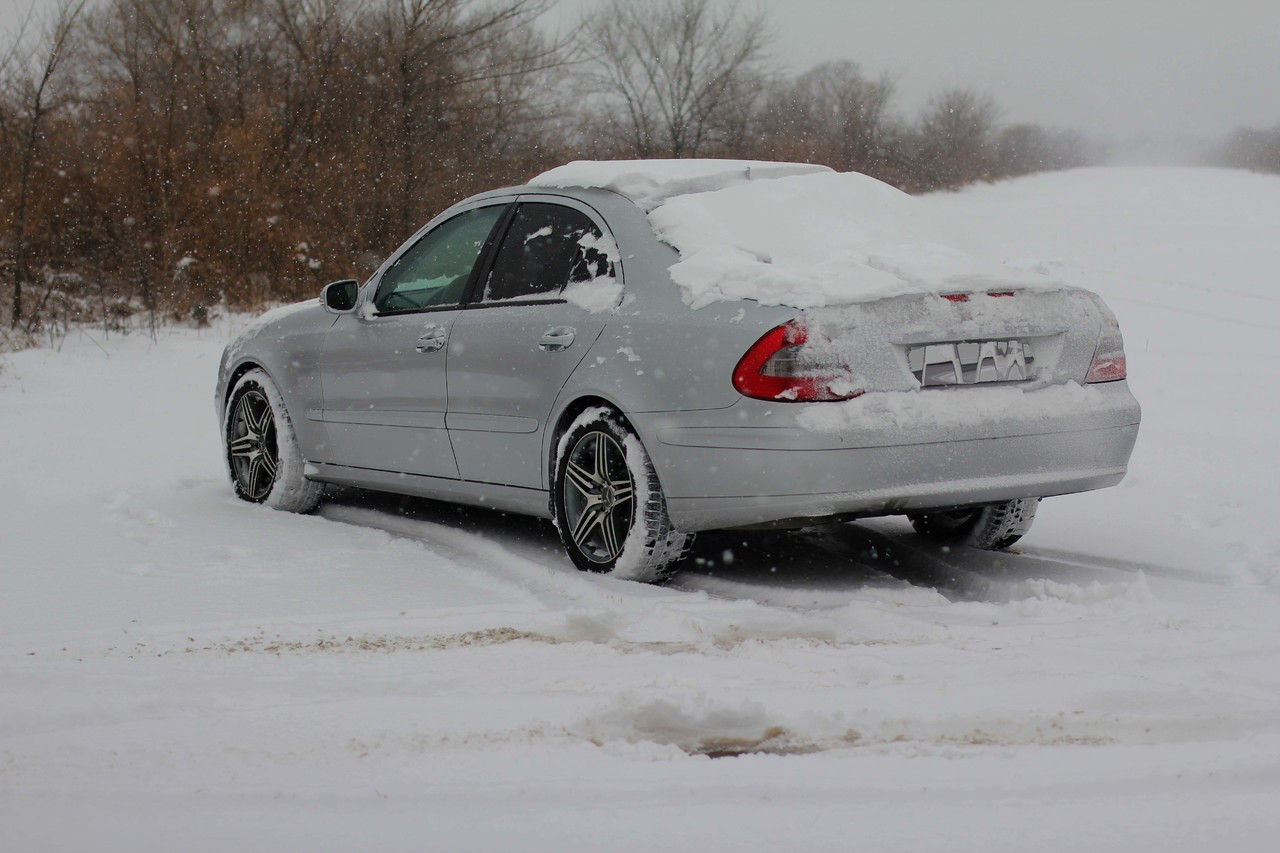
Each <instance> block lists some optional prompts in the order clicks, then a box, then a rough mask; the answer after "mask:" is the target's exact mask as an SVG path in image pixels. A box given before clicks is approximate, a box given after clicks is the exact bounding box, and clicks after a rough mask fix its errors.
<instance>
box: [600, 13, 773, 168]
mask: <svg viewBox="0 0 1280 853" xmlns="http://www.w3.org/2000/svg"><path fill="white" fill-rule="evenodd" d="M583 28H584V36H583V43H584V44H585V45H587V47H585V48H584V52H585V57H584V69H585V70H584V74H583V81H584V83H585V86H586V88H587V91H588V92H589V93H591V94H593V95H595V96H597V97H598V98H599V105H598V110H597V112H596V118H595V120H594V122H593V125H594V126H595V127H596V129H597V130H598V131H599V132H601V133H603V134H604V135H605V136H606V137H607V138H609V139H610V140H611V142H612V143H613V144H614V145H616V146H617V147H619V148H621V149H623V150H625V151H627V152H629V153H631V154H633V155H634V156H637V157H654V156H667V157H696V156H698V155H699V154H702V153H705V152H706V151H707V150H708V149H713V148H715V147H716V146H717V145H720V146H725V147H728V146H730V145H732V143H733V141H734V138H735V136H740V135H741V130H742V127H743V124H744V121H745V118H746V116H747V115H748V114H749V113H750V110H751V108H752V103H753V101H754V100H755V99H756V97H757V95H758V92H759V91H760V86H759V85H758V80H757V79H755V78H757V77H758V75H760V73H761V72H762V70H763V64H764V58H765V49H766V47H767V45H768V42H769V28H768V19H767V17H766V15H765V13H764V12H763V11H762V12H758V13H756V14H752V15H746V16H743V15H742V13H741V11H739V10H737V9H736V8H734V7H723V6H715V5H713V4H712V3H711V2H709V0H660V2H657V3H655V4H652V5H651V4H637V3H632V2H629V0H612V2H610V3H609V4H608V5H607V6H606V7H605V8H604V9H602V10H594V11H593V14H592V15H591V17H590V18H588V19H587V20H586V21H585V22H584V25H583Z"/></svg>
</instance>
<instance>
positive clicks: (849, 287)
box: [529, 160, 1062, 308]
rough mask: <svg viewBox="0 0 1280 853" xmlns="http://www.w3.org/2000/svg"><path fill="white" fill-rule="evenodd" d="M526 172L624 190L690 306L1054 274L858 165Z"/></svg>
mask: <svg viewBox="0 0 1280 853" xmlns="http://www.w3.org/2000/svg"><path fill="white" fill-rule="evenodd" d="M529 183H530V185H532V186H543V187H602V188H605V189H612V190H615V191H617V192H621V193H623V194H624V195H627V196H629V197H631V198H632V199H634V200H635V201H636V203H637V204H639V205H640V207H641V208H643V209H644V210H646V211H647V213H648V215H649V220H650V222H651V223H652V224H653V228H654V231H655V232H656V233H657V235H658V237H659V238H660V239H661V240H662V241H663V242H666V243H669V244H670V245H672V246H674V247H675V248H676V249H677V250H678V251H679V252H680V261H679V262H678V263H676V264H674V265H672V267H671V278H672V280H673V281H675V283H676V284H678V285H679V286H680V287H681V288H682V290H683V297H684V301H685V302H686V303H688V304H689V305H690V306H692V307H694V308H700V307H702V306H704V305H708V304H710V303H712V302H717V301H721V300H733V299H753V300H756V301H758V302H761V303H763V304H766V305H790V306H792V307H795V308H817V307H822V306H834V305H848V304H852V303H857V302H866V301H870V300H875V299H882V298H885V297H889V296H897V295H901V294H907V293H921V292H925V293H928V292H938V293H953V292H968V291H974V290H993V289H995V290H1003V289H1006V288H1019V289H1023V288H1034V289H1049V288H1053V289H1056V288H1060V287H1061V286H1062V285H1061V283H1060V282H1058V281H1055V280H1054V279H1052V278H1049V277H1048V276H1045V275H1041V274H1039V273H1037V272H1033V271H1031V270H1028V269H1024V268H1019V267H1013V266H1008V265H1006V264H1003V263H1001V262H1000V261H998V260H996V259H995V257H994V254H993V253H992V252H991V251H990V250H988V249H987V248H986V247H984V246H983V245H982V244H981V243H980V242H979V241H978V240H976V239H975V238H974V237H973V236H972V235H969V234H966V233H965V231H964V230H963V229H962V228H961V227H959V226H958V224H957V223H954V222H951V221H948V220H947V219H946V218H945V217H941V216H937V215H935V214H934V213H933V211H931V210H930V209H929V208H928V207H927V206H926V205H924V204H921V203H920V202H918V201H917V200H916V199H913V198H912V197H911V196H909V195H907V194H906V193H904V192H902V191H900V190H898V189H895V188H894V187H891V186H889V185H888V184H886V183H883V182H881V181H878V180H876V179H875V178H871V177H868V176H866V175H862V174H859V173H857V172H845V173H840V172H834V171H832V170H831V169H828V168H827V167H825V166H812V165H807V164H803V163H770V162H761V161H751V160H617V161H577V162H574V163H569V164H568V165H565V166H561V167H559V168H556V169H552V170H551V171H549V172H544V173H543V174H541V175H539V176H538V177H536V178H534V179H533V180H532V181H530V182H529ZM1020 266H1022V265H1021V264H1020Z"/></svg>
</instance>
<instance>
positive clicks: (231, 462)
mask: <svg viewBox="0 0 1280 853" xmlns="http://www.w3.org/2000/svg"><path fill="white" fill-rule="evenodd" d="M222 438H223V446H224V449H225V451H226V453H225V456H224V458H225V459H226V463H227V473H228V474H229V475H230V476H231V484H232V486H234V487H235V490H236V496H237V497H239V498H240V499H241V500H245V501H249V502H250V503H260V504H265V505H266V506H269V507H271V508H273V509H280V510H285V511H287V512H311V511H312V510H313V509H315V508H316V506H317V505H318V504H319V503H320V496H321V493H322V492H323V491H324V485H323V484H322V483H313V482H312V481H310V480H308V479H306V477H304V476H303V468H304V466H305V464H306V462H305V460H304V459H303V458H302V451H301V450H300V449H299V448H298V440H297V437H296V436H295V435H294V432H293V423H292V421H290V420H289V412H288V411H287V410H286V409H285V406H284V398H283V397H282V396H281V395H280V391H279V389H278V388H276V386H275V383H274V382H272V381H271V377H270V376H268V375H267V374H266V371H263V370H250V371H249V372H248V373H246V374H245V375H244V376H241V377H240V379H239V380H238V381H237V382H236V384H235V386H234V388H232V391H231V397H230V399H229V400H228V402H227V414H226V422H225V423H224V424H223V429H222Z"/></svg>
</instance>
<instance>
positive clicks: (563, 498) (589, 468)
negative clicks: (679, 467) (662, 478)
mask: <svg viewBox="0 0 1280 853" xmlns="http://www.w3.org/2000/svg"><path fill="white" fill-rule="evenodd" d="M552 510H553V513H554V515H555V520H556V527H557V528H558V529H559V531H560V539H561V541H563V542H564V546H565V550H567V551H568V552H569V557H570V559H572V560H573V563H574V565H576V566H577V567H578V568H579V569H582V570H583V571H589V572H608V573H610V574H613V575H616V576H618V577H622V578H625V579H627V580H636V581H643V582H648V583H653V582H657V581H662V580H666V579H667V578H668V577H670V576H671V575H672V574H673V573H674V564H675V563H676V562H677V561H678V560H679V559H680V558H681V557H683V556H684V554H685V552H686V551H687V550H688V547H689V545H690V544H692V542H693V536H692V534H685V533H680V532H678V531H676V530H675V528H674V527H672V525H671V518H670V517H669V516H668V514H667V502H666V498H665V497H664V496H663V494H662V486H661V484H660V483H659V482H658V475H657V473H656V472H655V471H654V469H653V463H652V462H650V460H649V455H648V454H647V453H646V452H645V450H644V447H643V446H642V445H641V444H640V440H639V439H638V438H637V437H636V436H635V434H634V433H632V432H631V430H630V429H629V428H628V427H627V426H626V425H625V424H624V423H623V422H622V420H621V418H619V417H618V416H617V415H615V414H614V413H612V412H610V411H609V410H607V409H590V410H588V411H587V412H584V413H583V414H582V415H580V416H579V417H578V419H577V420H576V421H574V423H573V425H572V426H570V428H569V430H568V432H567V433H566V435H565V437H564V438H563V439H562V440H561V441H560V444H559V452H558V454H557V458H556V466H555V478H554V482H553V483H552Z"/></svg>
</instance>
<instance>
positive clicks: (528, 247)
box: [216, 186, 1139, 581]
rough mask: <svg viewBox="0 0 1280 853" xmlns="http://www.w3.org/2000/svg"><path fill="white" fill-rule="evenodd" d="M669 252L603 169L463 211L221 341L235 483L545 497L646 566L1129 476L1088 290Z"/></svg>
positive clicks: (1123, 410) (1003, 504) (1013, 508)
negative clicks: (880, 278)
mask: <svg viewBox="0 0 1280 853" xmlns="http://www.w3.org/2000/svg"><path fill="white" fill-rule="evenodd" d="M679 260H680V254H679V253H678V252H677V250H676V249H675V248H673V247H672V246H671V245H668V243H666V242H663V240H661V239H659V238H658V236H656V235H655V231H654V227H653V225H652V220H651V218H650V216H649V215H648V213H647V212H646V210H645V209H643V207H642V206H641V204H638V203H637V199H636V198H633V197H629V196H628V195H627V194H626V193H625V192H619V191H616V190H614V189H604V188H589V187H564V188H552V187H547V186H525V187H515V188H509V189H502V190H497V191H494V192H488V193H484V194H481V195H477V196H474V197H472V198H469V199H467V200H465V201H463V202H460V203H459V204H456V205H454V206H453V207H451V208H449V209H448V210H446V211H445V212H444V213H442V214H440V215H439V216H437V217H436V218H435V219H433V220H431V221H430V222H429V223H427V225H426V226H425V227H423V228H422V229H421V230H420V231H419V232H418V233H416V234H414V235H413V236H412V237H411V238H410V239H409V240H408V241H406V242H405V243H404V245H403V246H401V247H400V249H398V250H397V251H396V252H395V253H394V254H392V255H391V256H390V258H388V259H387V261H386V262H385V263H384V264H382V266H381V267H380V268H379V269H378V270H377V272H376V273H375V274H374V275H373V276H372V277H371V278H370V279H369V280H368V281H366V282H364V283H363V284H361V283H359V282H356V281H353V280H352V281H339V282H334V283H332V284H330V285H328V286H326V287H325V288H324V290H323V292H322V294H321V296H320V299H319V300H318V301H315V300H313V301H310V302H307V303H303V304H299V305H294V306H289V307H286V308H282V309H277V310H275V311H273V312H269V313H268V314H267V315H265V316H264V317H263V318H261V319H260V320H259V321H258V322H256V323H255V324H254V325H253V326H252V327H251V328H250V329H249V330H248V331H247V332H246V333H245V334H243V335H242V336H241V337H240V338H239V339H238V340H236V341H235V342H233V343H232V344H231V345H230V346H228V347H227V349H226V352H225V353H224V355H223V358H222V363H221V366H220V371H219V378H218V386H217V391H216V402H217V407H218V416H219V425H220V428H221V430H222V435H223V438H224V441H225V453H226V460H227V465H228V469H229V472H230V476H231V482H232V484H233V486H234V488H235V490H236V493H237V494H238V495H239V496H240V497H241V498H243V499H245V500H247V501H252V502H258V503H265V504H267V505H269V506H272V507H276V508H279V509H285V510H292V511H295V512H307V511H309V510H311V509H313V508H314V507H315V506H316V505H317V503H318V502H319V501H320V499H321V495H322V490H323V487H324V484H326V483H333V484H346V485H354V486H359V487H363V488H368V489H377V490H384V491H389V492H397V493H402V494H409V495H420V496H426V497H430V498H435V499H439V500H445V501H455V502H458V503H463V504H472V505H477V506H484V507H490V508H494V509H499V510H506V511H512V512H517V513H525V514H529V515H534V516H540V517H544V518H548V519H551V520H552V521H554V523H555V524H556V527H557V528H558V530H559V532H560V536H561V538H562V540H563V542H564V545H565V548H566V550H567V551H568V554H569V556H570V558H571V559H572V561H573V562H574V564H576V565H577V566H578V567H579V568H581V569H584V570H590V571H599V572H613V573H615V574H617V575H618V576H621V577H626V578H631V579H636V580H645V581H655V580H661V579H663V578H665V577H666V576H668V575H669V574H670V572H672V571H673V567H674V566H675V565H676V564H677V562H678V561H679V560H680V558H681V556H682V555H683V554H684V553H685V551H686V549H687V547H688V545H689V544H690V542H691V541H692V538H693V535H694V534H695V533H696V532H698V531H703V530H709V529H725V528H759V527H775V528H788V527H801V526H808V525H813V524H817V523H833V522H839V521H844V520H848V519H854V518H859V517H866V516H877V515H891V514H905V515H907V516H908V517H909V518H910V519H911V520H912V522H913V523H914V525H915V527H916V529H917V530H918V531H919V532H920V533H921V534H922V535H925V536H928V537H932V538H935V539H938V540H941V541H946V542H950V543H956V544H964V545H968V546H972V547H981V548H1003V547H1007V546H1008V545H1010V544H1012V543H1013V542H1014V541H1016V540H1017V539H1018V538H1019V537H1021V536H1022V535H1023V534H1024V533H1026V531H1027V529H1028V527H1029V526H1030V524H1031V521H1032V519H1033V517H1034V515H1035V511H1036V508H1037V505H1038V503H1039V501H1040V499H1041V498H1044V497H1047V496H1052V495H1060V494H1066V493H1071V492H1081V491H1086V490H1089V489H1097V488H1102V487H1105V486H1111V485H1114V484H1116V483H1118V482H1119V481H1120V480H1121V478H1122V477H1123V476H1124V474H1125V471H1126V466H1127V464H1128V459H1129V455H1130V452H1131V451H1132V449H1133V445H1134V441H1135V439H1136V435H1137V431H1138V422H1139V408H1138V405H1137V403H1136V401H1135V400H1134V398H1133V396H1132V395H1131V394H1130V392H1129V389H1128V385H1127V382H1126V379H1125V375H1126V370H1125V362H1124V352H1123V344H1122V341H1121V339H1120V334H1119V328H1118V326H1117V324H1116V322H1115V318H1114V316H1113V315H1112V314H1111V312H1110V311H1108V310H1107V309H1106V307H1105V306H1104V305H1103V304H1102V302H1101V300H1100V299H1098V297H1096V296H1095V295H1093V294H1091V293H1088V292H1086V291H1082V290H1079V289H1075V288H1071V287H1054V288H1040V289H1034V288H1032V289H1026V290H1023V289H1020V288H1016V287H1006V286H999V287H994V286H991V285H984V284H983V283H982V282H981V281H975V280H968V283H967V285H966V286H965V287H963V288H960V289H958V290H955V291H954V292H945V293H942V292H938V291H937V289H936V288H935V289H922V290H921V291H920V292H915V293H912V292H906V293H896V294H894V295H891V296H886V297H884V298H877V299H870V300H864V301H853V302H851V303H850V304H848V305H845V306H842V307H841V308H840V309H839V310H823V309H820V308H810V309H809V310H800V309H798V308H795V307H790V306H788V305H786V304H778V305H770V304H765V301H762V300H757V299H750V298H743V299H734V298H725V299H719V300H716V301H713V302H710V303H709V304H704V305H701V306H700V307H697V308H694V307H691V306H690V304H689V300H688V299H687V298H686V295H687V294H683V293H682V291H681V289H680V288H679V287H677V286H676V284H675V283H673V281H672V274H671V268H672V266H673V265H674V264H676V263H677V262H678V261H679Z"/></svg>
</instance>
